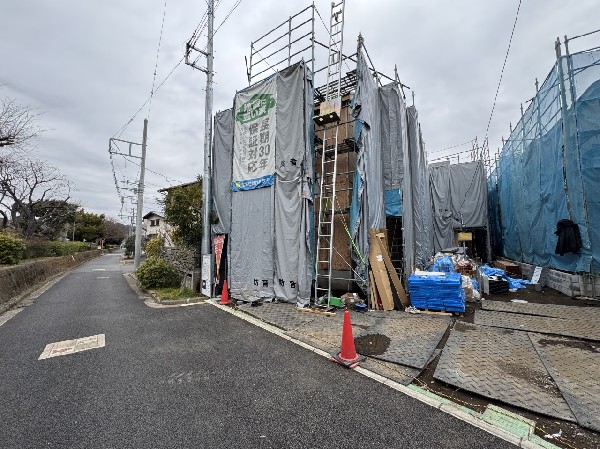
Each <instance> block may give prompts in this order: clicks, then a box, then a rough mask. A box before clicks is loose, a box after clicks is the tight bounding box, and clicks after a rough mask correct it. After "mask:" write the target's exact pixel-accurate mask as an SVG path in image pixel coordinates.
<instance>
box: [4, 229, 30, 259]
mask: <svg viewBox="0 0 600 449" xmlns="http://www.w3.org/2000/svg"><path fill="white" fill-rule="evenodd" d="M24 251H25V245H24V244H23V241H22V240H21V239H17V238H14V237H11V236H9V235H6V234H0V263H4V264H12V265H15V264H18V263H19V261H20V260H21V258H22V257H23V252H24Z"/></svg>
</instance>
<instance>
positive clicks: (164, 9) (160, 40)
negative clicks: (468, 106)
mask: <svg viewBox="0 0 600 449" xmlns="http://www.w3.org/2000/svg"><path fill="white" fill-rule="evenodd" d="M166 14H167V0H165V6H164V8H163V16H162V23H161V24H160V35H159V36H158V48H157V50H156V62H155V64H154V76H153V78H152V89H150V102H149V104H148V115H147V116H146V118H147V119H150V111H151V109H152V97H153V96H154V84H155V83H156V72H157V71H158V60H159V56H160V44H161V42H162V36H163V29H164V27H165V15H166Z"/></svg>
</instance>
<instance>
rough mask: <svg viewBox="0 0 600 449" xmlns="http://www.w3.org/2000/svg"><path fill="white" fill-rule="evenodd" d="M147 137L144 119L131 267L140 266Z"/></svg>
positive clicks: (145, 120)
mask: <svg viewBox="0 0 600 449" xmlns="http://www.w3.org/2000/svg"><path fill="white" fill-rule="evenodd" d="M147 137H148V119H147V118H145V119H144V134H143V137H142V160H141V163H140V180H139V182H138V188H137V195H138V198H137V215H136V217H135V256H134V259H133V266H134V267H135V268H136V269H137V268H138V267H139V266H140V258H141V257H142V215H143V213H144V212H143V211H144V174H145V171H146V138H147Z"/></svg>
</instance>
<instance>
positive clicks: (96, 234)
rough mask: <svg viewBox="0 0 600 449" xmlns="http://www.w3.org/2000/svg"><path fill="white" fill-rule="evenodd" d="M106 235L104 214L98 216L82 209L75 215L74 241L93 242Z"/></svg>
mask: <svg viewBox="0 0 600 449" xmlns="http://www.w3.org/2000/svg"><path fill="white" fill-rule="evenodd" d="M105 234H106V220H105V218H104V214H101V215H98V214H94V213H91V212H86V211H84V210H83V209H82V210H80V211H77V213H76V215H75V240H79V241H83V240H85V241H86V242H94V241H96V240H97V239H99V238H103V237H104V235H105Z"/></svg>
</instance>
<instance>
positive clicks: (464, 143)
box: [427, 139, 475, 154]
mask: <svg viewBox="0 0 600 449" xmlns="http://www.w3.org/2000/svg"><path fill="white" fill-rule="evenodd" d="M474 141H475V139H471V140H469V141H467V142H463V143H459V144H456V145H452V146H451V147H446V148H442V149H441V150H435V151H428V152H427V153H429V154H435V153H441V152H442V151H446V150H451V149H452V148H458V147H462V146H463V145H467V144H469V143H473V142H474Z"/></svg>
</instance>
